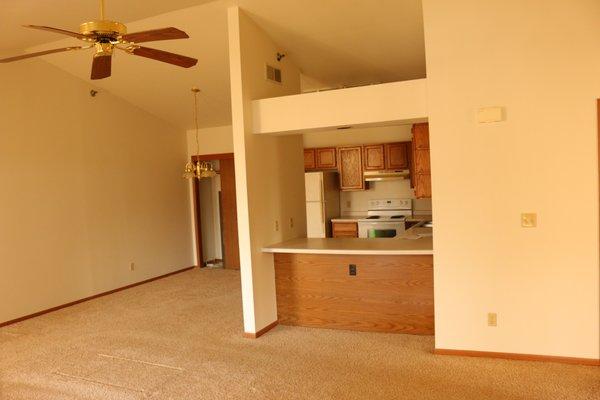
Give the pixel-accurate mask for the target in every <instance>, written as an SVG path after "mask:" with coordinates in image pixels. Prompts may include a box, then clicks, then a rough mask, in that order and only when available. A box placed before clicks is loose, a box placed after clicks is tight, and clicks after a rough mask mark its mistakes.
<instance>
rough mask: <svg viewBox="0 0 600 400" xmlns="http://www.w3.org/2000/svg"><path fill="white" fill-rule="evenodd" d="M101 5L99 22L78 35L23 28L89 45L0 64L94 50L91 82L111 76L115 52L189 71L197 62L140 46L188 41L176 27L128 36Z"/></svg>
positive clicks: (39, 27) (84, 27)
mask: <svg viewBox="0 0 600 400" xmlns="http://www.w3.org/2000/svg"><path fill="white" fill-rule="evenodd" d="M99 2H100V19H98V20H93V21H89V22H84V23H83V24H81V25H80V26H79V32H72V31H69V30H65V29H59V28H52V27H50V26H42V25H24V27H25V28H31V29H37V30H42V31H48V32H53V33H58V34H61V35H66V36H70V37H73V38H75V39H79V40H82V41H84V42H86V43H87V44H89V45H88V46H85V47H84V46H76V47H64V48H62V49H53V50H44V51H40V52H37V53H29V54H23V55H20V56H16V57H9V58H3V59H0V63H9V62H13V61H20V60H24V59H27V58H33V57H40V56H44V55H47V54H54V53H62V52H66V51H73V50H86V49H90V48H94V49H95V53H94V59H93V62H92V74H91V79H93V80H95V79H104V78H108V77H109V76H111V63H112V61H111V58H112V55H113V51H114V49H117V50H121V51H124V52H126V53H128V54H131V55H134V56H139V57H145V58H150V59H152V60H156V61H160V62H164V63H167V64H171V65H176V66H178V67H182V68H191V67H193V66H195V65H196V64H197V63H198V60H197V59H195V58H192V57H186V56H182V55H180V54H175V53H170V52H168V51H163V50H158V49H153V48H148V47H143V46H140V45H139V43H145V42H154V41H160V40H175V39H187V38H189V36H188V34H187V33H185V32H184V31H182V30H179V29H177V28H173V27H168V28H161V29H151V30H148V31H143V32H134V33H130V34H128V33H127V26H125V24H122V23H120V22H115V21H110V20H107V19H106V18H105V17H104V0H99Z"/></svg>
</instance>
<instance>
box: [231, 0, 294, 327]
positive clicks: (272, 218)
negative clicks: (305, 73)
mask: <svg viewBox="0 0 600 400" xmlns="http://www.w3.org/2000/svg"><path fill="white" fill-rule="evenodd" d="M228 19H229V57H230V68H231V97H232V120H233V146H234V154H235V175H236V190H237V207H238V231H239V244H240V261H241V279H242V300H243V309H244V330H245V332H247V333H256V332H257V331H259V330H260V329H262V328H264V327H266V326H267V325H269V324H271V323H273V322H274V321H275V320H276V319H277V305H276V300H275V275H274V267H273V255H272V254H264V253H262V251H261V248H262V247H263V246H265V245H268V244H272V243H276V242H280V241H283V240H286V239H291V238H294V237H299V236H302V235H305V234H306V216H305V201H304V161H303V146H302V136H301V135H295V136H287V137H272V136H267V135H255V134H253V133H252V125H253V121H252V100H255V99H262V98H267V97H274V96H284V95H289V94H295V93H300V72H299V71H298V69H297V68H296V67H295V66H294V65H293V64H292V63H291V61H290V60H289V59H288V58H287V57H286V58H285V59H284V60H283V61H282V62H278V61H277V59H276V53H277V51H278V50H280V49H279V48H278V47H277V46H276V45H275V44H274V43H273V42H272V41H271V39H270V38H269V37H268V36H267V35H266V34H265V33H264V32H263V31H262V30H261V29H260V28H259V27H258V26H257V25H256V24H255V23H254V22H253V21H252V20H251V19H250V18H249V17H248V16H247V15H246V14H244V13H243V11H241V10H240V9H239V7H232V8H229V9H228ZM267 62H268V63H270V64H272V65H275V66H277V67H280V68H281V69H282V74H283V84H282V85H279V84H275V83H272V82H269V81H267V80H266V79H265V72H264V70H265V63H267ZM290 219H293V222H294V223H293V226H291V224H290ZM276 224H277V225H278V229H276Z"/></svg>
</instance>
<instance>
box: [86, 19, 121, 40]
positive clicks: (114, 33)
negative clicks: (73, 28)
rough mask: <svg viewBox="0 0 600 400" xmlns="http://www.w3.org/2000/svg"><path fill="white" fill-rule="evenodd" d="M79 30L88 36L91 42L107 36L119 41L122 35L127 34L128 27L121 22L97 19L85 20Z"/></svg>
mask: <svg viewBox="0 0 600 400" xmlns="http://www.w3.org/2000/svg"><path fill="white" fill-rule="evenodd" d="M79 32H80V33H81V34H82V35H85V36H88V37H89V41H90V42H95V41H96V38H107V39H110V40H111V41H114V42H118V41H119V39H120V37H121V36H123V35H126V34H127V27H126V26H125V24H122V23H120V22H115V21H108V20H97V21H90V22H84V23H83V24H81V25H80V26H79Z"/></svg>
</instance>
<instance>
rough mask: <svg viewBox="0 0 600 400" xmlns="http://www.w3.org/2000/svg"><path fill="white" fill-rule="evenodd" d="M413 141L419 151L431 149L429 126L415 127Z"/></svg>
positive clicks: (415, 125) (420, 125)
mask: <svg viewBox="0 0 600 400" xmlns="http://www.w3.org/2000/svg"><path fill="white" fill-rule="evenodd" d="M413 141H414V142H415V148H417V149H428V148H429V124H426V123H425V124H414V125H413Z"/></svg>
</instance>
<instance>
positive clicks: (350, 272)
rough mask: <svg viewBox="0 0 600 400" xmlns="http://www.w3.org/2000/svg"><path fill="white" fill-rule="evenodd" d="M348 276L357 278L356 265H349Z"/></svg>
mask: <svg viewBox="0 0 600 400" xmlns="http://www.w3.org/2000/svg"><path fill="white" fill-rule="evenodd" d="M348 275H350V276H356V265H355V264H350V265H348Z"/></svg>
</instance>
